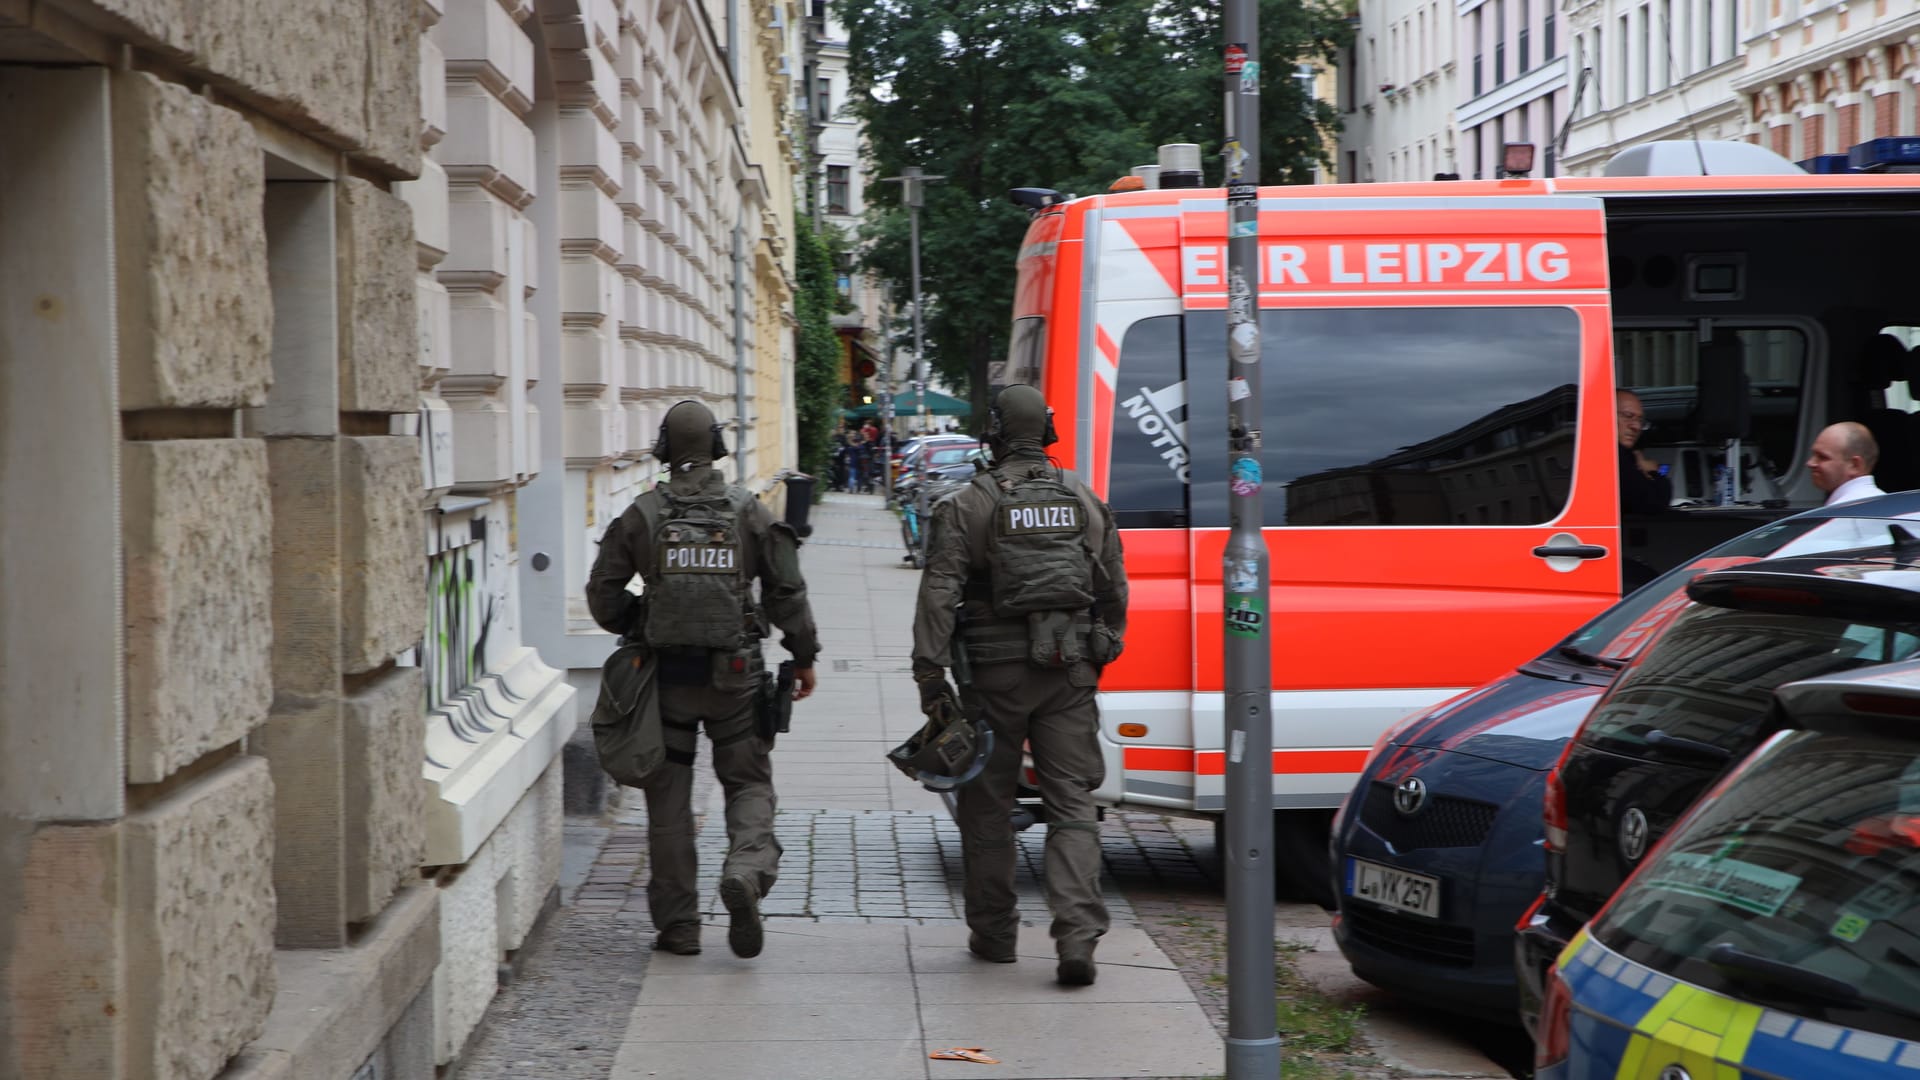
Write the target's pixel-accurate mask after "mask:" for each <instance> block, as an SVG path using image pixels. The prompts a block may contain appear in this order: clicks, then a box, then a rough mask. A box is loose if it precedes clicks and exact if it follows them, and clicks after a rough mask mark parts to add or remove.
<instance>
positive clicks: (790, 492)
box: [787, 473, 815, 537]
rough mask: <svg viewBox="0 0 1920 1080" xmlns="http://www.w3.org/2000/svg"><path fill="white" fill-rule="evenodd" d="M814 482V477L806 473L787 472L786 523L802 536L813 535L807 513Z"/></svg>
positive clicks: (811, 505)
mask: <svg viewBox="0 0 1920 1080" xmlns="http://www.w3.org/2000/svg"><path fill="white" fill-rule="evenodd" d="M814 483H815V480H814V478H813V477H811V476H808V475H807V474H806V473H788V474H787V524H789V525H791V526H793V531H794V532H795V533H798V534H799V535H800V536H802V537H808V536H812V535H813V526H812V525H809V524H807V514H808V513H809V512H810V511H811V510H812V509H813V485H814Z"/></svg>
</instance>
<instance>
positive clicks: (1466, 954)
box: [1331, 492, 1920, 1023]
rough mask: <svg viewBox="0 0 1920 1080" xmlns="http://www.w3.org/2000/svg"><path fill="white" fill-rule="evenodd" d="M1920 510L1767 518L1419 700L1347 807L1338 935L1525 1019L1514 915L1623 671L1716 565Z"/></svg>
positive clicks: (1419, 984)
mask: <svg viewBox="0 0 1920 1080" xmlns="http://www.w3.org/2000/svg"><path fill="white" fill-rule="evenodd" d="M1907 515H1920V492H1905V493H1901V494H1898V495H1889V496H1884V497H1882V498H1878V499H1869V500H1864V501H1861V502H1857V503H1850V504H1845V505H1841V506H1836V507H1830V508H1821V509H1818V510H1810V511H1807V512H1806V513H1803V514H1799V515H1796V516H1794V517H1790V518H1784V519H1781V520H1778V521H1774V522H1770V523H1768V524H1765V525H1762V526H1760V527H1759V528H1757V529H1754V530H1753V531H1751V532H1749V533H1746V534H1744V535H1742V536H1740V537H1737V538H1735V539H1733V540H1731V541H1728V542H1727V543H1725V544H1722V545H1720V546H1719V547H1716V548H1713V549H1711V550H1709V551H1708V552H1706V553H1705V554H1703V555H1701V556H1699V557H1697V558H1695V559H1694V560H1692V561H1691V562H1689V563H1687V564H1686V565H1684V566H1680V567H1676V568H1675V569H1673V570H1671V571H1668V572H1667V573H1666V574H1663V575H1661V576H1660V577H1659V578H1656V579H1655V580H1654V581H1652V582H1651V583H1649V584H1648V585H1646V586H1645V587H1643V588H1641V589H1639V590H1637V591H1635V592H1634V593H1633V594H1631V595H1630V596H1628V597H1626V598H1625V599H1623V600H1622V601H1621V602H1620V603H1618V604H1616V605H1614V606H1613V607H1612V608H1609V609H1608V610H1607V611H1605V612H1603V613H1601V614H1600V615H1599V616H1598V617H1596V618H1595V619H1594V620H1593V621H1591V622H1589V623H1587V624H1586V625H1585V626H1583V627H1581V628H1580V629H1579V630H1576V631H1574V633H1573V634H1571V635H1569V636H1568V637H1567V638H1566V639H1565V640H1563V641H1560V642H1558V643H1556V644H1555V645H1554V646H1553V647H1552V648H1550V649H1548V650H1547V651H1546V652H1544V653H1542V654H1541V655H1539V656H1537V657H1535V658H1533V659H1532V660H1529V661H1527V662H1526V663H1524V664H1521V665H1520V666H1519V667H1518V668H1516V669H1515V670H1514V671H1512V672H1511V673H1509V674H1507V675H1505V676H1503V677H1501V678H1499V679H1495V680H1494V681H1492V682H1490V683H1487V684H1486V685H1484V686H1481V687H1479V688H1477V689H1475V690H1471V691H1468V692H1467V693H1465V694H1461V695H1460V696H1458V697H1455V698H1453V699H1451V700H1449V701H1446V702H1443V703H1441V704H1440V705H1438V706H1435V707H1434V708H1432V709H1429V710H1426V711H1425V712H1420V713H1415V714H1413V715H1412V716H1410V717H1408V718H1407V719H1406V720H1404V721H1402V722H1401V723H1400V724H1398V725H1396V726H1395V727H1393V728H1391V729H1389V730H1388V731H1387V732H1386V734H1384V735H1382V736H1381V738H1380V741H1379V742H1378V743H1376V744H1375V746H1374V748H1373V751H1372V753H1371V755H1370V756H1369V757H1368V760H1367V764H1366V766H1365V767H1364V768H1363V769H1362V770H1361V773H1360V780H1359V783H1358V784H1356V785H1355V787H1354V789H1353V791H1352V792H1351V793H1350V794H1349V795H1348V796H1347V799H1346V803H1345V805H1344V806H1342V807H1341V809H1340V812H1339V814H1338V816H1336V817H1335V819H1334V824H1333V835H1332V840H1331V854H1332V872H1333V887H1334V892H1335V894H1336V896H1337V903H1338V906H1337V909H1336V912H1335V916H1334V939H1335V941H1336V942H1338V944H1339V946H1340V951H1341V952H1342V954H1344V955H1345V956H1346V958H1347V962H1348V963H1349V964H1351V965H1352V967H1353V970H1354V973H1355V974H1357V975H1359V976H1360V977H1361V978H1363V979H1365V980H1367V981H1368V982H1370V983H1373V984H1374V985H1376V986H1379V987H1382V988H1384V989H1387V990H1390V991H1396V992H1400V993H1403V994H1405V995H1407V996H1408V997H1410V998H1413V999H1415V1000H1417V1001H1419V1002H1421V1003H1423V1004H1426V1005H1430V1006H1434V1007H1437V1008H1441V1009H1446V1010H1449V1011H1453V1012H1459V1013H1464V1014H1468V1015H1472V1016H1476V1017H1481V1018H1485V1019H1490V1020H1495V1021H1498V1022H1501V1023H1519V1022H1520V1019H1519V1015H1518V1004H1519V997H1518V991H1517V985H1516V979H1515V970H1514V923H1515V922H1516V921H1517V920H1518V919H1519V918H1520V916H1521V915H1522V914H1523V913H1524V912H1525V911H1526V910H1527V908H1528V907H1529V906H1530V905H1531V904H1532V903H1533V902H1534V900H1535V899H1537V898H1538V897H1539V895H1540V889H1541V885H1542V880H1543V877H1544V874H1545V856H1544V852H1543V843H1544V833H1543V829H1542V821H1541V808H1542V801H1543V797H1544V795H1545V784H1546V778H1547V775H1548V773H1549V772H1550V771H1551V769H1552V768H1553V765H1554V763H1555V762H1556V761H1557V760H1558V759H1559V757H1560V753H1561V751H1562V750H1563V749H1564V748H1565V746H1566V743H1567V740H1568V739H1569V738H1571V737H1572V735H1573V733H1574V731H1575V730H1576V729H1577V728H1578V727H1579V726H1580V722H1581V721H1582V720H1584V719H1585V718H1586V715H1587V713H1588V711H1589V710H1590V709H1591V708H1592V707H1593V705H1594V703H1595V702H1596V700H1597V699H1598V698H1599V696H1600V694H1601V692H1602V691H1603V690H1604V689H1605V688H1606V687H1607V686H1608V685H1609V684H1610V683H1611V682H1612V680H1613V676H1614V673H1615V672H1616V671H1617V670H1618V669H1620V668H1621V667H1623V666H1625V664H1626V663H1627V662H1628V661H1630V660H1631V659H1633V658H1634V657H1635V656H1637V655H1638V654H1639V653H1640V652H1641V651H1642V650H1644V649H1646V648H1647V647H1648V646H1649V645H1650V644H1652V642H1653V641H1654V640H1655V639H1656V638H1658V637H1659V635H1660V633H1661V632H1662V631H1663V630H1664V629H1665V628H1666V626H1667V624H1668V623H1669V622H1671V621H1672V619H1673V618H1674V617H1675V616H1676V615H1678V614H1679V612H1680V611H1681V610H1683V609H1684V608H1686V607H1687V605H1688V603H1689V601H1688V600H1687V596H1686V585H1687V583H1688V582H1689V581H1691V580H1692V579H1693V578H1694V577H1695V576H1697V575H1698V574H1701V573H1703V572H1705V571H1708V570H1716V569H1722V568H1725V567H1729V566H1735V565H1740V564H1742V563H1747V562H1753V561H1757V560H1759V559H1764V558H1769V557H1773V556H1778V555H1789V554H1801V553H1811V552H1817V551H1832V550H1838V549H1842V548H1847V547H1853V546H1857V545H1858V544H1860V543H1862V542H1868V541H1865V540H1863V537H1865V536H1866V535H1867V533H1866V532H1863V530H1868V531H1871V532H1872V535H1873V536H1875V537H1878V536H1884V535H1885V529H1884V526H1868V525H1867V524H1866V520H1864V519H1875V520H1878V519H1885V518H1893V517H1904V516H1907Z"/></svg>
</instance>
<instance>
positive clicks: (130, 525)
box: [121, 439, 273, 784]
mask: <svg viewBox="0 0 1920 1080" xmlns="http://www.w3.org/2000/svg"><path fill="white" fill-rule="evenodd" d="M121 480H122V484H123V488H122V491H123V496H122V500H121V514H122V520H123V521H124V522H125V527H124V528H125V543H126V620H127V779H128V781H129V782H130V783H135V784H152V783H158V782H159V781H161V780H164V779H166V778H167V777H168V776H170V775H172V774H173V773H174V771H175V770H177V769H179V768H181V767H182V766H184V765H187V764H190V763H191V762H193V761H195V760H197V759H199V758H200V757H201V756H203V755H205V754H207V753H209V752H211V751H213V750H215V749H218V748H219V747H222V746H227V745H229V744H232V743H235V742H238V741H239V740H241V739H242V738H245V737H246V735H247V733H248V732H249V731H252V730H253V728H254V727H255V726H256V725H258V724H259V723H260V722H261V721H262V720H264V719H266V715H267V707H268V705H269V703H270V702H271V701H272V698H273V678H272V671H271V667H270V663H269V660H270V656H271V652H272V638H273V620H272V616H271V600H270V596H271V591H272V579H271V568H270V556H269V554H268V548H269V544H270V542H271V533H272V521H273V518H272V514H271V511H270V508H269V504H268V499H267V454H266V446H265V445H264V444H263V443H261V442H260V441H259V440H258V439H170V440H166V441H162V442H136V443H129V444H127V446H126V447H125V449H124V450H123V451H122V454H121Z"/></svg>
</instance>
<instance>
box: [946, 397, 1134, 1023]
mask: <svg viewBox="0 0 1920 1080" xmlns="http://www.w3.org/2000/svg"><path fill="white" fill-rule="evenodd" d="M1057 438H1058V436H1056V435H1055V434H1054V431H1053V421H1052V410H1051V409H1049V408H1047V403H1046V399H1045V398H1044V397H1042V396H1041V394H1040V391H1038V390H1036V389H1034V388H1033V387H1031V386H1024V385H1014V386H1008V387H1006V388H1005V389H1004V390H1001V391H1000V392H999V393H998V394H997V395H996V396H995V398H994V401H993V405H992V408H991V410H990V413H989V421H988V427H987V441H988V446H989V448H990V449H991V451H992V454H993V466H992V468H990V469H988V470H987V471H985V472H983V473H980V474H979V475H977V476H975V477H974V479H973V482H972V483H971V484H969V485H968V486H967V487H965V488H963V489H961V490H960V491H958V492H956V493H954V494H953V495H952V496H950V497H948V498H946V499H943V500H942V501H941V502H939V503H938V504H936V505H935V507H934V509H933V520H932V525H931V527H930V531H929V533H928V540H927V566H926V571H925V573H924V575H923V576H922V577H921V579H920V596H919V604H918V608H917V610H916V611H915V615H914V623H913V676H914V680H915V682H917V683H918V684H919V687H920V699H921V703H922V706H923V708H925V710H926V711H927V712H928V715H930V716H934V715H938V714H940V713H943V712H945V711H947V710H948V709H949V707H950V703H951V701H952V699H953V690H952V689H951V687H950V686H949V685H948V682H947V676H946V669H948V668H951V667H953V666H954V661H955V656H956V653H955V650H961V649H964V650H965V657H966V660H967V661H968V666H969V667H970V668H971V677H972V685H970V686H968V685H964V684H963V686H962V688H961V692H962V693H963V694H964V695H966V698H965V701H966V704H967V706H968V710H967V711H968V712H969V713H971V714H974V715H976V716H978V717H979V718H980V719H981V720H982V721H983V722H984V723H985V724H986V725H987V726H988V727H990V728H991V729H992V731H993V733H994V741H993V749H992V752H991V754H990V755H989V757H988V761H987V766H986V769H985V770H984V771H983V772H982V773H981V774H980V776H979V777H978V778H977V779H975V780H973V781H971V782H969V783H966V784H963V785H961V786H960V787H959V788H958V789H957V790H956V792H955V795H956V798H957V802H958V805H957V807H956V810H955V816H956V818H957V819H958V823H959V826H960V839H961V851H962V854H963V856H964V858H965V863H966V913H967V925H968V927H969V928H970V929H971V931H972V933H971V934H970V935H969V938H968V942H967V947H968V948H969V949H970V950H972V952H973V954H974V955H975V956H978V957H980V958H981V959H983V960H990V961H994V962H996V963H1011V962H1012V961H1013V960H1014V958H1015V945H1016V937H1017V935H1018V932H1019V914H1018V912H1017V910H1016V908H1015V900H1014V891H1013V874H1014V856H1015V847H1014V837H1013V823H1012V820H1011V817H1010V810H1011V808H1012V805H1013V801H1014V793H1015V785H1016V783H1017V780H1018V774H1019V771H1020V754H1021V748H1022V746H1023V745H1025V746H1028V747H1030V748H1031V750H1032V753H1033V759H1034V766H1035V771H1036V773H1037V774H1038V776H1039V783H1040V795H1041V799H1042V800H1043V802H1044V803H1045V806H1046V818H1047V840H1046V887H1047V903H1048V906H1049V907H1051V908H1052V910H1053V930H1052V933H1053V938H1054V947H1055V950H1056V951H1057V952H1058V954H1059V965H1058V967H1057V969H1056V977H1057V978H1058V980H1059V982H1060V983H1062V984H1063V985H1067V986H1085V985H1087V984H1090V983H1092V982H1093V980H1094V975H1095V971H1096V969H1095V967H1094V962H1093V951H1094V946H1095V945H1096V943H1097V942H1098V941H1099V939H1100V936H1101V935H1102V934H1104V933H1106V931H1107V922H1108V919H1107V908H1106V905H1105V904H1104V903H1103V902H1102V901H1101V899H1100V886H1099V877H1100V834H1099V827H1098V825H1097V824H1096V817H1095V810H1094V804H1093V794H1092V793H1093V789H1094V788H1096V787H1098V786H1099V785H1100V782H1101V781H1102V780H1103V779H1104V778H1105V767H1104V764H1103V762H1102V759H1101V756H1100V748H1099V745H1098V742H1097V740H1096V735H1095V733H1096V731H1097V730H1098V726H1099V712H1098V709H1097V708H1096V706H1095V704H1094V693H1095V690H1096V688H1097V684H1098V682H1099V674H1100V670H1101V669H1102V668H1103V667H1105V666H1106V665H1107V664H1109V663H1111V662H1112V661H1113V660H1114V659H1115V658H1116V657H1118V656H1119V654H1120V643H1121V640H1122V638H1123V637H1124V635H1125V632H1126V619H1127V576H1126V568H1125V566H1124V564H1123V563H1122V560H1121V552H1120V537H1119V534H1118V533H1117V532H1116V531H1115V529H1114V524H1113V515H1112V513H1111V512H1110V511H1109V510H1108V509H1107V505H1106V504H1105V503H1103V502H1101V501H1100V499H1099V498H1098V497H1096V496H1095V495H1094V494H1093V492H1092V491H1091V490H1090V489H1089V488H1088V487H1087V486H1086V484H1085V483H1083V482H1082V481H1081V480H1080V479H1079V478H1078V477H1076V476H1074V475H1073V474H1072V473H1070V472H1068V471H1066V470H1065V469H1062V468H1059V467H1058V466H1055V465H1054V464H1052V463H1051V462H1050V461H1049V460H1048V458H1047V455H1046V451H1045V449H1044V448H1045V447H1046V446H1047V445H1048V444H1050V443H1052V442H1054V441H1055V440H1056V439H1057Z"/></svg>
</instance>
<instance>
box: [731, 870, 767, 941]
mask: <svg viewBox="0 0 1920 1080" xmlns="http://www.w3.org/2000/svg"><path fill="white" fill-rule="evenodd" d="M720 902H721V903H722V904H725V905H726V906H727V915H728V916H729V918H730V919H731V921H730V922H729V923H728V924H727V945H728V946H730V947H731V948H732V949H733V955H735V956H738V957H743V958H748V957H755V956H759V955H760V947H761V946H762V945H763V944H765V933H764V931H763V930H762V929H761V927H760V890H759V889H757V888H755V887H754V885H753V882H751V881H748V880H747V879H746V877H745V876H744V875H742V874H730V875H728V876H727V877H724V878H722V879H721V880H720Z"/></svg>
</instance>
